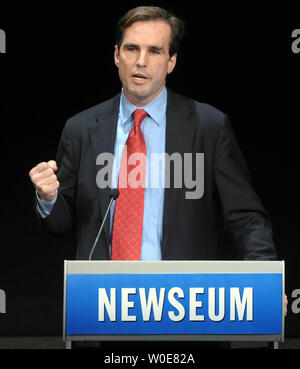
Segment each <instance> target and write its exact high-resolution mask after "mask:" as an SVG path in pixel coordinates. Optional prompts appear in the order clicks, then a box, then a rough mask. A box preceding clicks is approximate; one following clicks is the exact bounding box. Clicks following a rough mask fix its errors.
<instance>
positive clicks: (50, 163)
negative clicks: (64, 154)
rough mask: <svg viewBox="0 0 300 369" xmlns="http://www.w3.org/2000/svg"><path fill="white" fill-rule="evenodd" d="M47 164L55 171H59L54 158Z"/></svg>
mask: <svg viewBox="0 0 300 369" xmlns="http://www.w3.org/2000/svg"><path fill="white" fill-rule="evenodd" d="M47 164H48V165H49V167H50V168H51V169H53V171H54V172H55V171H57V165H56V162H55V161H54V160H49V161H48V163H47Z"/></svg>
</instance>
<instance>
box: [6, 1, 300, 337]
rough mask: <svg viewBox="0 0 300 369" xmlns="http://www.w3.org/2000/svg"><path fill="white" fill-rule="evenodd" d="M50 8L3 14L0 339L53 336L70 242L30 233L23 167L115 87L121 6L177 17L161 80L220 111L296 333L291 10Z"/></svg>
mask: <svg viewBox="0 0 300 369" xmlns="http://www.w3.org/2000/svg"><path fill="white" fill-rule="evenodd" d="M51 4H52V3H48V5H47V4H43V6H40V7H38V6H35V7H33V6H32V7H30V6H29V5H28V4H26V6H25V5H23V6H22V7H21V6H20V5H16V7H15V8H14V9H12V8H10V9H5V7H3V9H1V14H0V28H1V29H4V30H5V32H6V39H7V49H6V51H7V52H6V54H0V83H1V85H0V89H1V101H0V107H1V111H0V117H1V118H0V120H1V138H2V139H1V151H2V156H1V158H2V163H1V164H2V171H1V172H2V173H1V174H2V175H1V210H2V211H1V212H2V217H1V236H2V237H1V244H0V289H3V290H5V292H6V297H7V306H6V311H7V312H6V314H0V336H35V335H42V336H57V335H61V333H62V295H63V284H62V283H63V260H64V259H71V258H73V255H74V247H73V242H74V240H73V238H72V237H70V238H67V239H59V240H57V239H54V238H52V237H50V236H49V235H46V234H44V233H42V231H41V230H40V229H39V228H37V226H36V222H35V217H34V211H33V196H34V190H33V187H32V185H31V183H30V180H29V177H28V172H29V170H30V169H31V168H32V167H33V166H35V165H36V164H37V163H39V162H40V161H47V160H50V159H55V155H56V149H57V144H58V140H59V137H60V134H61V131H62V128H63V126H64V123H65V121H66V120H67V119H68V118H69V117H70V116H72V115H73V114H75V113H77V112H79V111H81V110H84V109H86V108H89V107H90V106H93V105H95V104H98V103H99V102H102V101H104V100H106V99H108V98H110V97H112V96H113V95H115V94H116V93H118V92H119V91H120V88H121V85H120V81H119V78H118V75H117V69H116V67H115V66H114V63H113V48H114V27H115V24H116V22H117V20H118V19H119V17H120V16H122V15H123V14H124V13H125V12H126V11H127V10H129V9H130V8H132V7H135V6H138V5H160V6H164V7H166V8H167V9H169V10H171V11H174V12H175V13H176V14H177V15H178V16H180V17H182V18H183V19H184V20H185V21H186V27H187V34H186V37H185V40H184V43H183V47H182V49H181V52H180V53H179V55H178V62H177V66H176V68H175V71H174V72H173V74H172V75H170V76H169V77H168V82H167V83H168V86H169V87H170V88H172V89H174V90H175V91H177V92H179V93H182V94H183V95H186V96H189V97H191V98H194V99H196V100H199V101H202V102H206V103H209V104H211V105H213V106H215V107H216V108H218V109H220V110H222V111H224V112H226V113H227V114H228V115H229V117H230V119H231V123H232V125H233V127H234V130H235V133H236V136H237V138H238V141H239V144H240V146H241V149H242V151H243V153H244V156H245V158H246V160H247V163H248V166H249V169H250V172H251V174H252V179H253V184H254V187H255V189H256V191H257V193H258V194H259V196H260V197H261V199H262V201H263V204H264V206H265V207H266V209H267V210H268V212H269V213H270V216H271V219H272V223H273V229H274V239H275V243H276V246H277V250H278V254H279V259H284V260H285V261H286V293H287V295H288V297H289V300H290V304H289V312H288V316H287V319H286V336H287V337H299V336H300V333H299V332H300V316H299V314H298V315H297V314H294V313H293V312H292V311H291V303H292V299H291V293H292V291H293V290H294V289H296V288H300V275H299V268H298V260H299V257H300V250H299V237H298V232H299V226H298V223H299V217H298V213H299V211H298V206H299V201H298V200H299V196H298V173H297V172H298V167H299V143H298V142H299V139H298V132H299V129H298V126H299V118H300V112H299V105H300V104H299V89H300V76H299V71H300V53H299V54H294V53H293V52H292V49H291V44H292V42H293V39H292V37H291V34H292V31H293V30H294V29H297V28H300V21H299V20H298V23H297V18H296V14H297V10H296V9H294V8H293V7H292V6H289V5H288V4H287V3H285V5H284V6H283V5H281V6H280V7H279V5H278V7H276V6H275V5H274V4H273V5H272V7H270V8H268V9H262V8H261V6H260V5H253V3H251V4H252V5H251V6H250V5H247V4H245V3H241V5H239V6H236V7H235V8H234V9H233V8H232V9H231V8H229V7H227V6H226V7H224V5H223V7H220V6H219V5H212V6H211V7H208V6H206V5H204V4H202V3H198V2H194V1H185V2H181V3H176V2H173V1H152V3H148V2H144V1H139V2H136V1H126V3H125V2H124V3H120V4H118V3H112V5H107V4H106V5H101V3H99V4H97V5H96V6H89V5H88V4H87V3H86V4H85V5H82V4H80V6H78V7H77V8H75V5H74V4H72V5H70V6H69V7H68V6H65V5H64V7H63V8H62V6H55V5H53V4H52V5H51Z"/></svg>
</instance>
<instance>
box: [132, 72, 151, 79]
mask: <svg viewBox="0 0 300 369" xmlns="http://www.w3.org/2000/svg"><path fill="white" fill-rule="evenodd" d="M132 77H134V78H136V79H137V80H146V79H149V78H148V77H147V76H145V75H144V74H142V73H133V74H132Z"/></svg>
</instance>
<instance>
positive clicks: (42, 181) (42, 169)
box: [29, 160, 59, 201]
mask: <svg viewBox="0 0 300 369" xmlns="http://www.w3.org/2000/svg"><path fill="white" fill-rule="evenodd" d="M56 171H57V165H56V162H55V161H54V160H50V161H48V163H45V162H43V163H40V164H38V165H37V166H36V167H34V168H32V169H31V171H30V172H29V177H30V179H31V182H32V183H33V185H34V187H35V188H36V190H37V193H38V195H39V197H40V199H41V200H42V201H52V200H54V199H55V198H56V190H57V189H58V187H59V182H58V180H57V177H56V175H55V172H56Z"/></svg>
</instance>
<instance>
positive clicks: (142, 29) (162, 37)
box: [123, 20, 171, 47]
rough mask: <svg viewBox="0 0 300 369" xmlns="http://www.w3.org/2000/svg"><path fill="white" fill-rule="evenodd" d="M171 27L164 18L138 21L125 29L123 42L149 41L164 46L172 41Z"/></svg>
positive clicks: (151, 43) (150, 43)
mask: <svg viewBox="0 0 300 369" xmlns="http://www.w3.org/2000/svg"><path fill="white" fill-rule="evenodd" d="M170 37H171V27H170V25H169V24H168V23H167V22H165V21H163V20H155V21H138V22H135V23H133V24H132V25H130V26H129V27H127V28H126V29H125V31H124V36H123V43H135V44H138V43H147V44H149V45H155V46H158V47H162V46H163V45H164V44H165V43H166V42H169V41H170Z"/></svg>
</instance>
